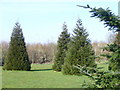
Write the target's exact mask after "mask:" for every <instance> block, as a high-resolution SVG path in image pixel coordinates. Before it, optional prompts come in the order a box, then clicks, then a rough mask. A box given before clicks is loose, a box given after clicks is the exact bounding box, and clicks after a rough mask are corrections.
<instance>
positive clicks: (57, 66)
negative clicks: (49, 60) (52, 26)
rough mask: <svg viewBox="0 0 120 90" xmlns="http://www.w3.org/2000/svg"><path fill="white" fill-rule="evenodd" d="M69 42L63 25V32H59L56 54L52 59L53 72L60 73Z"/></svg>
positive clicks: (65, 27) (66, 30) (68, 35)
mask: <svg viewBox="0 0 120 90" xmlns="http://www.w3.org/2000/svg"><path fill="white" fill-rule="evenodd" d="M69 41H70V34H69V33H68V29H67V25H66V24H65V23H64V24H63V31H62V32H61V34H60V36H59V38H58V41H57V52H56V55H55V59H54V65H53V70H55V71H61V69H62V65H63V64H64V59H65V57H66V51H67V49H68V43H69Z"/></svg>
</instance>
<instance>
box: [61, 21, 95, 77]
mask: <svg viewBox="0 0 120 90" xmlns="http://www.w3.org/2000/svg"><path fill="white" fill-rule="evenodd" d="M73 32H74V35H73V37H72V38H71V41H70V43H69V45H68V50H67V53H66V58H65V62H64V65H63V69H62V72H63V74H71V75H72V74H80V72H79V70H78V69H77V68H76V67H75V66H77V65H80V66H88V67H94V66H95V65H96V64H95V56H94V51H93V49H92V45H91V43H90V40H89V39H88V33H87V32H86V30H85V29H84V28H83V26H82V21H81V20H80V19H78V21H77V24H76V28H75V29H74V31H73Z"/></svg>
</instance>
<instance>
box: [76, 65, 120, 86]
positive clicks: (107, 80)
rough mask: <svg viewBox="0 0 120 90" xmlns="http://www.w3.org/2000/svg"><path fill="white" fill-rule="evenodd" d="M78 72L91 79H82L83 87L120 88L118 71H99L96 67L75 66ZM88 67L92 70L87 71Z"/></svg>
mask: <svg viewBox="0 0 120 90" xmlns="http://www.w3.org/2000/svg"><path fill="white" fill-rule="evenodd" d="M75 67H76V68H77V69H78V70H79V72H81V73H83V74H84V75H87V76H88V77H89V78H90V79H91V80H90V83H88V81H84V84H83V85H82V86H83V87H84V88H120V73H119V72H118V73H111V72H100V71H99V70H98V69H97V68H92V67H86V66H83V67H82V66H79V65H78V66H75ZM81 68H82V69H81ZM90 69H92V70H94V72H92V73H91V72H89V71H90Z"/></svg>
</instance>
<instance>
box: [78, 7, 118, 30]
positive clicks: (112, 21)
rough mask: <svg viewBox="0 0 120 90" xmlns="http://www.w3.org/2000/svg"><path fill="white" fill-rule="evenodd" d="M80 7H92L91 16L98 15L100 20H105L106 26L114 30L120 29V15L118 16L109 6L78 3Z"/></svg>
mask: <svg viewBox="0 0 120 90" xmlns="http://www.w3.org/2000/svg"><path fill="white" fill-rule="evenodd" d="M77 6H79V7H83V8H88V9H90V11H89V12H90V13H92V16H91V17H96V18H99V19H100V21H104V24H105V25H106V27H107V26H108V27H109V30H114V31H120V17H118V16H116V15H115V14H114V13H112V11H111V10H110V9H109V8H107V9H103V8H98V9H97V8H91V7H90V6H89V5H87V6H81V5H77Z"/></svg>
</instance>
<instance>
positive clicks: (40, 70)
mask: <svg viewBox="0 0 120 90" xmlns="http://www.w3.org/2000/svg"><path fill="white" fill-rule="evenodd" d="M101 65H102V64H101ZM101 65H100V66H101ZM51 67H52V65H51V64H42V65H40V64H33V65H32V69H31V71H3V72H2V88H82V84H83V82H84V80H85V81H88V82H89V80H90V79H89V78H88V77H87V76H84V75H82V76H74V75H63V74H62V73H61V72H54V71H53V70H52V69H51ZM102 67H104V65H103V66H102ZM102 69H103V68H102Z"/></svg>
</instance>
